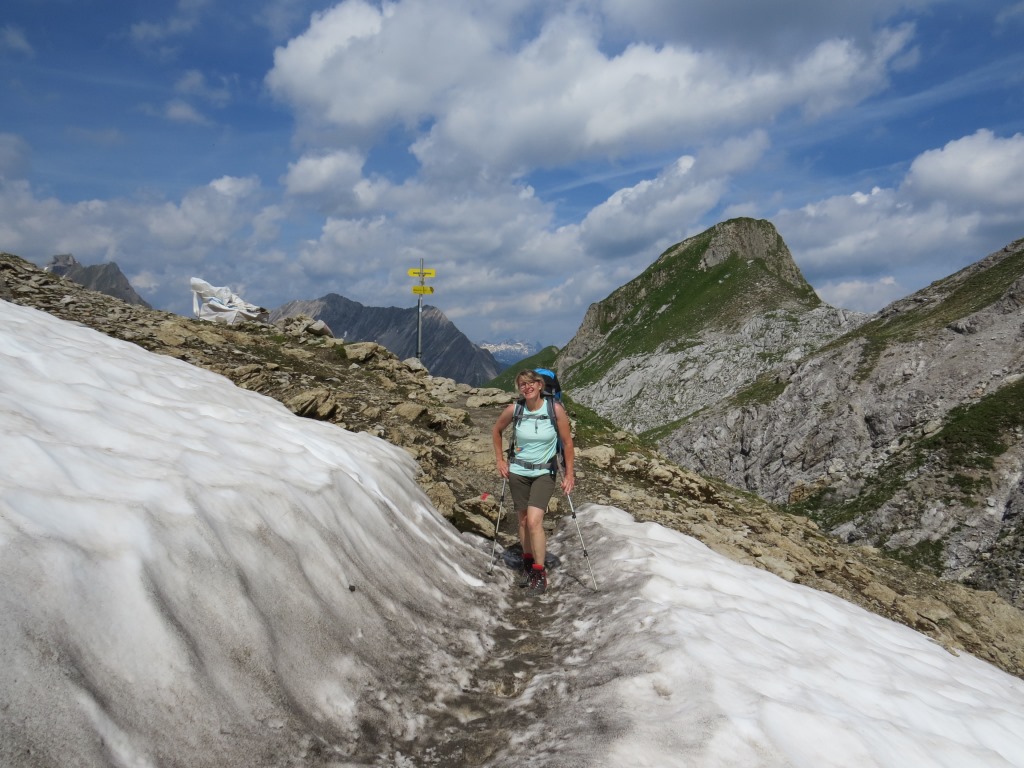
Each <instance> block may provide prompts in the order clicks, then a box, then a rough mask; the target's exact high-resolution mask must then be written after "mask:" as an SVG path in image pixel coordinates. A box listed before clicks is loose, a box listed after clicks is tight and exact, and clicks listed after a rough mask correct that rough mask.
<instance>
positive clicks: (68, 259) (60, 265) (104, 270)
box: [44, 253, 149, 307]
mask: <svg viewBox="0 0 1024 768" xmlns="http://www.w3.org/2000/svg"><path fill="white" fill-rule="evenodd" d="M44 269H45V270H46V271H47V272H52V273H53V274H55V275H59V276H60V277H66V278H67V279H68V280H73V281H74V282H76V283H78V284H79V285H84V286H85V287H86V288H90V289H91V290H94V291H99V292H100V293H105V294H107V295H108V296H113V297H115V298H118V299H120V300H121V301H123V302H125V303H127V304H138V305H140V306H143V307H148V306H149V304H148V303H147V302H146V300H145V299H143V298H142V297H141V296H139V294H138V293H136V291H135V289H134V288H133V287H132V284H131V283H129V282H128V278H127V277H125V276H124V272H122V271H121V268H120V267H119V266H117V264H115V263H114V262H112V261H111V262H107V263H106V264H91V265H90V266H88V267H85V266H82V265H81V264H79V263H78V259H76V258H75V257H74V256H72V255H71V254H70V253H65V254H61V255H59V256H54V257H53V258H52V259H51V260H50V263H49V264H47V265H46V266H45V267H44Z"/></svg>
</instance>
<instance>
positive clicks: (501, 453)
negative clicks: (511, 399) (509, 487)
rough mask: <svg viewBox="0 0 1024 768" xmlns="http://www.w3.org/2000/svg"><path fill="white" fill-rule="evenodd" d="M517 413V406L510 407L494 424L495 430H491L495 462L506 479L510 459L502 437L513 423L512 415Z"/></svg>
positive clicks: (500, 473) (499, 472)
mask: <svg viewBox="0 0 1024 768" xmlns="http://www.w3.org/2000/svg"><path fill="white" fill-rule="evenodd" d="M514 411H515V405H510V406H508V408H506V409H505V410H504V411H502V412H501V415H500V416H499V417H498V420H497V421H496V422H494V428H493V429H492V430H491V442H493V443H494V460H495V462H496V463H497V465H498V474H499V475H501V476H502V477H504V478H507V477H508V457H506V456H505V447H504V445H503V444H502V439H501V435H502V433H503V432H504V431H505V428H506V427H508V425H509V424H511V423H512V415H513V412H514Z"/></svg>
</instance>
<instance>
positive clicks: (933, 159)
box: [904, 129, 1024, 210]
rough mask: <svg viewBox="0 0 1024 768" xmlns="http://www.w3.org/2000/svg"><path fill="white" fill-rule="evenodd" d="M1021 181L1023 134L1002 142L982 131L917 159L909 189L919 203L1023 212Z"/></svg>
mask: <svg viewBox="0 0 1024 768" xmlns="http://www.w3.org/2000/svg"><path fill="white" fill-rule="evenodd" d="M1022 179H1024V134H1020V133H1018V134H1015V135H1014V136H1011V137H1010V138H1007V139H1002V138H999V137H997V136H996V135H995V134H994V133H993V132H992V131H989V130H984V129H983V130H979V131H978V132H976V133H974V134H972V135H971V136H965V137H963V138H961V139H957V140H955V141H951V142H949V143H948V144H946V145H945V146H944V147H943V148H942V149H933V150H930V151H928V152H925V153H923V154H921V155H920V156H918V157H917V158H916V159H915V160H914V162H913V164H912V165H911V166H910V172H909V173H908V174H907V178H906V181H905V184H904V187H905V191H906V192H907V193H908V194H909V195H912V196H913V197H915V198H923V199H928V200H946V201H950V202H954V203H956V204H958V205H961V206H967V207H971V208H977V207H979V206H984V205H992V206H1000V207H1008V208H1015V209H1018V210H1019V209H1020V208H1021V206H1024V182H1022V181H1021V180H1022Z"/></svg>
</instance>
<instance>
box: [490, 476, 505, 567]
mask: <svg viewBox="0 0 1024 768" xmlns="http://www.w3.org/2000/svg"><path fill="white" fill-rule="evenodd" d="M506 482H507V479H506V478H504V477H503V478H501V501H499V502H498V517H497V518H496V519H495V521H494V539H493V540H492V541H491V562H490V563H488V564H487V573H490V572H491V571H493V570H494V548H495V547H496V546H497V545H498V526H499V525H501V508H502V507H503V506H505V483H506Z"/></svg>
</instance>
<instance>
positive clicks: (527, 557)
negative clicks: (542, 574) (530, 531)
mask: <svg viewBox="0 0 1024 768" xmlns="http://www.w3.org/2000/svg"><path fill="white" fill-rule="evenodd" d="M531 565H533V555H531V554H530V553H529V552H523V568H529V567H530V566H531Z"/></svg>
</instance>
